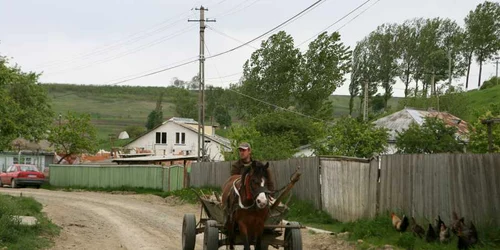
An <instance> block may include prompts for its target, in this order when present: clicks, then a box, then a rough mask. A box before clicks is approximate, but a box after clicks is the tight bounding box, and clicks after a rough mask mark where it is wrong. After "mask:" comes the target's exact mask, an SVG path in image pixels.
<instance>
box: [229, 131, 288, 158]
mask: <svg viewBox="0 0 500 250" xmlns="http://www.w3.org/2000/svg"><path fill="white" fill-rule="evenodd" d="M228 138H230V139H231V140H232V144H231V147H232V151H231V152H226V153H224V159H225V160H228V161H229V160H237V159H238V157H239V155H238V145H239V143H241V142H244V141H245V142H249V143H250V145H252V157H253V158H254V159H256V160H262V161H270V160H283V159H288V158H290V157H292V156H293V154H295V153H296V152H297V150H296V149H295V148H294V147H293V145H292V142H291V140H290V138H289V137H288V136H287V135H282V136H279V135H273V136H264V135H262V134H261V133H260V132H259V131H257V129H256V128H255V126H253V125H252V124H250V125H246V126H242V125H234V126H232V127H231V128H230V131H229V134H228Z"/></svg>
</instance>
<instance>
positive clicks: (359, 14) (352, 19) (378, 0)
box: [335, 0, 380, 31]
mask: <svg viewBox="0 0 500 250" xmlns="http://www.w3.org/2000/svg"><path fill="white" fill-rule="evenodd" d="M378 2H380V0H377V1H376V2H374V3H372V5H370V6H368V8H366V9H364V10H363V11H361V12H360V13H358V14H357V15H356V16H354V17H353V18H351V19H350V20H349V21H347V22H346V23H344V25H342V26H340V27H339V28H338V29H337V30H335V31H339V30H341V29H342V28H344V27H345V26H346V25H348V24H349V23H351V22H352V21H354V20H355V19H356V18H358V17H359V16H361V15H362V14H363V13H365V12H366V11H367V10H369V9H370V8H371V7H373V6H374V5H375V4H377V3H378Z"/></svg>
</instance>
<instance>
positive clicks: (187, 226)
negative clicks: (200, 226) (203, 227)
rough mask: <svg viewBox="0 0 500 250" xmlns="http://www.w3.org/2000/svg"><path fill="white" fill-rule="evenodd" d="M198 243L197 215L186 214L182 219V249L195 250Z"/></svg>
mask: <svg viewBox="0 0 500 250" xmlns="http://www.w3.org/2000/svg"><path fill="white" fill-rule="evenodd" d="M195 245H196V216H195V215H194V214H184V219H183V220H182V250H194V246H195Z"/></svg>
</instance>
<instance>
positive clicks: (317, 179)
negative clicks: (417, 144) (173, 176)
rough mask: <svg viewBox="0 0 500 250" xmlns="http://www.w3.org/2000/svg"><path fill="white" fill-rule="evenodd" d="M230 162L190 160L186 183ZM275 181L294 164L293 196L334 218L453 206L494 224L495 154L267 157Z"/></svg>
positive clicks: (445, 211) (444, 211) (497, 202)
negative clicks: (296, 175) (297, 174)
mask: <svg viewBox="0 0 500 250" xmlns="http://www.w3.org/2000/svg"><path fill="white" fill-rule="evenodd" d="M230 165H231V162H217V163H193V164H192V171H191V176H190V185H191V186H195V187H201V186H207V185H210V186H222V184H223V182H224V181H225V180H226V179H227V177H229V171H230ZM270 165H271V168H272V169H273V172H274V175H275V178H276V186H277V187H281V186H283V185H285V184H286V183H288V181H289V177H290V175H291V174H292V173H293V171H294V170H295V168H296V166H299V165H300V166H301V172H302V176H301V179H300V181H299V182H298V183H297V184H296V186H295V187H294V189H293V193H294V195H295V196H296V197H298V198H299V199H302V200H307V201H310V202H312V203H313V204H314V205H315V207H316V208H318V209H322V210H324V211H327V212H328V213H329V214H330V215H332V217H333V218H335V219H337V220H339V221H353V220H357V219H360V218H372V217H374V216H376V215H377V214H379V213H385V212H387V211H398V212H400V213H403V212H404V213H405V214H407V215H408V216H414V217H415V218H416V219H417V220H421V222H423V221H426V222H428V221H432V220H433V218H435V217H436V216H438V215H440V216H441V218H442V219H443V220H444V221H445V222H449V221H450V218H451V214H452V212H453V211H456V212H457V213H458V214H459V215H460V216H465V218H466V220H472V221H474V222H475V223H477V224H482V225H486V224H488V225H496V226H500V215H499V214H498V209H497V208H499V207H500V154H428V155H421V154H412V155H387V156H382V157H380V158H378V159H372V160H366V159H353V158H346V157H309V158H294V159H289V160H284V161H272V162H270Z"/></svg>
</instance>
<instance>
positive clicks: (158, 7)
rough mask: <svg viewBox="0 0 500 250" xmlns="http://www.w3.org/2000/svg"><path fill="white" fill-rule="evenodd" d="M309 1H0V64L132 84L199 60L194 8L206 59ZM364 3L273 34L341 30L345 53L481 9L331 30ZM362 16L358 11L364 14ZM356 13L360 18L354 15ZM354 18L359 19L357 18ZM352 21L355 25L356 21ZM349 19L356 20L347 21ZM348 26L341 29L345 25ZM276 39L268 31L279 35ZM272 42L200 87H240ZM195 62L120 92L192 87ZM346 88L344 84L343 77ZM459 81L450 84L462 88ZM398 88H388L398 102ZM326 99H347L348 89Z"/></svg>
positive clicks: (64, 78)
mask: <svg viewBox="0 0 500 250" xmlns="http://www.w3.org/2000/svg"><path fill="white" fill-rule="evenodd" d="M315 1H316V0H307V1H305V0H301V1H298V0H294V1H291V0H288V1H285V0H183V1H173V0H170V1H169V0H162V1H160V0H141V1H139V0H137V1H133V0H122V1H118V0H106V1H102V0H101V1H97V0H87V1H67V0H44V1H39V0H0V55H3V56H7V57H8V58H9V60H10V62H11V63H12V64H18V65H19V66H20V67H21V68H22V70H24V71H34V72H38V73H42V74H41V77H40V81H41V82H42V83H71V84H86V85H89V84H92V85H109V84H114V83H116V82H118V81H121V80H125V79H129V78H131V77H134V76H138V75H141V74H145V73H149V72H152V71H155V70H159V69H163V68H167V67H170V66H174V65H177V64H180V63H183V62H186V61H190V60H195V59H197V58H198V55H199V23H197V22H188V19H198V18H199V11H197V10H196V9H195V8H199V7H200V6H204V7H205V8H208V11H207V12H206V13H205V15H206V16H205V17H206V18H210V19H215V20H216V21H215V22H210V23H207V25H208V28H207V29H206V31H205V41H206V49H205V55H206V56H209V55H211V54H216V53H219V52H223V51H226V50H228V49H231V48H234V47H236V46H239V45H241V44H242V43H243V42H246V41H249V40H251V39H253V38H255V37H257V36H259V35H261V34H263V33H264V32H266V31H268V30H270V29H271V28H273V27H275V26H277V25H278V24H280V23H282V22H283V21H285V20H286V19H288V18H290V17H292V16H293V15H295V14H296V13H298V12H300V11H301V10H303V9H305V8H307V7H308V6H309V5H311V4H312V3H313V2H315ZM365 1H366V0H350V1H340V0H326V1H324V2H322V3H321V4H320V5H318V6H317V7H316V8H314V9H312V10H311V11H309V12H307V13H306V14H305V15H303V16H301V17H300V18H298V19H296V20H295V21H293V22H291V23H289V24H287V25H286V26H284V27H283V28H281V29H279V30H285V31H286V32H287V33H288V34H290V35H291V36H292V37H293V38H294V41H295V45H296V46H298V45H299V44H302V45H301V46H299V48H300V49H301V51H304V50H305V49H307V45H308V42H310V40H308V39H310V38H314V37H315V35H317V34H318V33H319V32H321V31H323V30H325V29H326V28H327V27H329V26H331V27H330V28H329V29H326V30H327V31H328V32H329V33H330V32H333V31H336V30H338V29H339V28H341V27H342V26H343V27H342V28H341V29H340V30H339V32H340V35H341V40H342V42H343V43H344V44H346V45H348V46H351V48H354V46H355V45H356V42H357V41H359V40H361V39H362V38H363V37H365V36H366V35H368V34H369V33H370V32H371V31H373V30H374V29H375V28H376V27H377V26H378V25H381V24H383V23H402V22H403V21H404V20H407V19H411V18H415V17H424V18H433V17H442V18H450V19H453V20H455V21H456V22H457V23H458V24H459V25H461V26H463V20H464V17H465V16H466V15H467V14H468V12H469V11H470V10H473V9H474V8H475V7H476V5H478V4H479V3H481V2H483V1H480V0H439V1H436V0H419V1H416V0H378V1H377V0H371V1H370V2H368V3H367V4H365V5H364V6H363V7H361V8H360V9H359V10H357V11H356V12H354V13H353V14H351V15H350V16H348V17H347V18H345V19H344V20H343V21H341V22H339V23H337V24H335V25H332V24H333V23H334V22H336V21H337V20H338V19H340V18H341V17H342V16H344V15H346V14H347V13H349V12H350V11H351V10H353V9H355V8H356V7H358V6H359V5H360V4H362V3H363V2H365ZM363 11H364V12H363ZM361 12H363V13H361ZM360 13H361V14H360ZM358 14H359V16H358V17H356V18H355V16H356V15H358ZM353 18H354V19H353ZM344 25H345V26H344ZM279 30H277V31H275V32H273V33H276V32H278V31H279ZM273 33H271V34H269V35H267V36H265V37H263V38H261V39H258V40H256V41H255V42H252V43H250V44H249V45H248V46H243V47H242V48H240V49H237V50H235V51H233V52H231V53H227V54H225V55H222V56H219V57H216V58H213V59H208V60H207V61H206V63H205V78H206V85H213V86H220V87H228V86H229V84H230V83H234V82H236V81H238V79H239V78H240V77H241V75H242V67H243V64H244V63H245V61H246V60H247V59H248V58H249V57H250V55H251V53H252V52H253V51H255V49H256V48H258V47H259V46H260V43H261V41H262V40H265V39H266V38H268V37H269V36H270V35H272V34H273ZM198 69H199V65H198V63H197V62H195V63H191V64H188V65H185V66H182V67H179V68H175V69H172V70H167V71H164V72H162V73H159V74H155V75H151V76H148V77H144V78H140V79H137V80H133V81H128V82H124V83H120V85H130V86H169V85H171V82H172V78H174V77H177V78H179V79H182V80H189V79H191V78H192V77H193V76H194V75H196V74H197V73H198ZM494 74H495V64H494V62H493V61H488V62H486V63H485V65H484V66H483V73H482V79H483V80H486V79H488V78H489V77H491V76H494ZM478 75H479V66H478V65H477V64H476V63H474V64H473V65H472V67H471V74H470V83H469V89H471V87H470V86H472V88H477V81H478ZM347 79H348V76H347ZM464 82H465V77H463V78H462V79H455V80H454V81H453V84H454V85H457V84H463V83H464ZM403 93H404V85H403V84H402V83H401V82H398V83H397V84H396V85H395V86H394V96H403V95H404V94H403ZM333 94H338V95H348V94H349V91H348V82H347V81H346V83H345V84H344V85H343V86H341V87H340V88H338V89H337V90H336V91H335V92H334V93H333Z"/></svg>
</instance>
